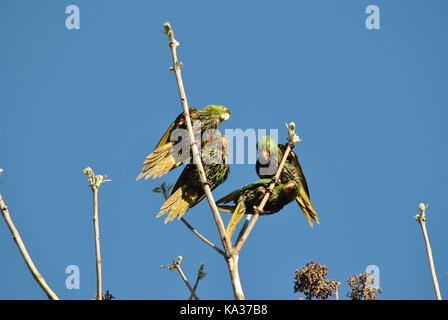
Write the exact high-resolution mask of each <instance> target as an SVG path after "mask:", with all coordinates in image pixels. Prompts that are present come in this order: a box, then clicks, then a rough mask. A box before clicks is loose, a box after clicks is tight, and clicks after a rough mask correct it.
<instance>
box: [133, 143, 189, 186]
mask: <svg viewBox="0 0 448 320" xmlns="http://www.w3.org/2000/svg"><path fill="white" fill-rule="evenodd" d="M173 146H174V143H173V142H169V143H167V144H165V145H163V146H160V147H158V148H156V149H155V150H154V151H153V152H152V153H151V154H149V155H148V156H147V157H146V159H145V161H144V162H143V168H142V172H141V173H140V174H139V175H138V177H137V178H136V179H135V180H139V179H141V178H143V177H145V180H147V179H149V178H150V177H153V178H157V177H161V176H163V175H164V174H166V173H168V172H169V171H170V170H171V169H173V168H175V167H177V166H179V165H180V164H181V163H176V160H175V159H174V157H173V156H172V155H171V150H172V149H173Z"/></svg>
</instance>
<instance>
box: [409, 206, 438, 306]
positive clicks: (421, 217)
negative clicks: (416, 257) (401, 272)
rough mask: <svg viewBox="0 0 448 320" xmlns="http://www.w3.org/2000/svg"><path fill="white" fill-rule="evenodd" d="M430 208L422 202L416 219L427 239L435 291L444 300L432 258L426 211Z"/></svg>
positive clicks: (424, 237)
mask: <svg viewBox="0 0 448 320" xmlns="http://www.w3.org/2000/svg"><path fill="white" fill-rule="evenodd" d="M426 208H428V206H427V205H425V204H424V203H420V204H419V205H418V209H419V211H420V213H419V214H417V215H416V216H415V220H416V221H417V222H418V224H419V225H420V227H422V232H423V239H424V240H425V246H426V253H427V255H428V262H429V269H430V271H431V276H432V283H433V286H434V291H435V293H436V298H437V300H442V295H441V293H440V288H439V281H438V280H437V274H436V269H435V267H434V260H433V258H432V249H431V244H430V243H429V237H428V231H427V230H426V216H425V211H426Z"/></svg>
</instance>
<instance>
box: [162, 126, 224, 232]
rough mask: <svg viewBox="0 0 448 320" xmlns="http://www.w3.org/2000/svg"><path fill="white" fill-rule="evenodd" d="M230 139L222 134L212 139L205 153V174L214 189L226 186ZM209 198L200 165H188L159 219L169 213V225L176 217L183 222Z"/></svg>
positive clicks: (203, 159) (164, 205)
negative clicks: (189, 212)
mask: <svg viewBox="0 0 448 320" xmlns="http://www.w3.org/2000/svg"><path fill="white" fill-rule="evenodd" d="M226 151H227V138H226V137H225V136H221V135H220V134H219V133H217V134H215V136H213V137H212V139H211V141H210V142H209V143H207V144H206V145H205V146H204V147H203V149H202V153H201V160H202V163H203V167H204V171H205V175H206V177H207V180H208V182H209V185H210V189H211V190H213V189H215V188H216V187H218V186H219V185H220V184H221V183H223V182H224V181H225V180H226V179H227V177H228V175H229V172H230V166H229V165H228V164H227V159H226V156H227V155H226ZM204 197H205V193H204V190H203V188H202V184H201V181H200V179H199V174H198V171H197V168H196V165H195V164H193V163H190V164H188V165H187V166H186V167H185V169H184V170H183V171H182V173H181V175H180V177H179V179H178V180H177V182H176V184H175V186H174V188H173V191H172V192H171V195H170V197H169V198H168V199H167V200H166V201H165V203H164V204H163V205H162V207H161V208H160V212H159V213H158V214H157V217H161V216H162V215H164V214H166V213H168V212H169V214H168V216H167V217H166V219H165V223H167V222H169V221H172V220H173V219H174V218H176V217H177V218H178V219H180V218H181V217H182V216H183V215H184V214H185V213H186V212H187V211H188V210H189V209H191V208H193V207H194V206H195V205H197V204H198V203H199V202H200V201H201V200H202V199H203V198H204Z"/></svg>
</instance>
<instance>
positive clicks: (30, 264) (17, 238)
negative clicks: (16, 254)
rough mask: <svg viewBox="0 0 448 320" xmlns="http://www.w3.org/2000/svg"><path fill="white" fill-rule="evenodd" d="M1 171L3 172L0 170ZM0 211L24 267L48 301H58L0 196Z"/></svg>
mask: <svg viewBox="0 0 448 320" xmlns="http://www.w3.org/2000/svg"><path fill="white" fill-rule="evenodd" d="M1 171H3V170H1ZM0 209H1V211H2V216H3V219H5V222H6V224H7V225H8V228H9V231H11V234H12V237H13V239H14V241H15V243H16V245H17V247H18V248H19V251H20V253H21V254H22V257H23V259H24V260H25V263H26V266H27V267H28V269H29V270H30V272H31V274H32V275H33V277H34V279H35V280H36V282H37V283H38V284H39V286H40V287H41V288H42V290H43V291H44V292H45V294H46V295H47V297H48V299H51V300H59V297H58V296H57V295H56V293H54V291H53V290H52V289H51V288H50V286H49V285H48V284H47V282H46V281H45V279H44V277H43V276H42V275H41V274H40V272H39V270H38V269H37V267H36V266H35V264H34V262H33V260H32V259H31V257H30V255H29V253H28V250H27V249H26V247H25V244H24V243H23V241H22V237H21V236H20V233H19V231H18V230H17V228H16V226H15V225H14V222H13V221H12V219H11V216H10V214H9V210H8V207H7V206H6V204H5V202H4V200H3V196H2V195H1V194H0Z"/></svg>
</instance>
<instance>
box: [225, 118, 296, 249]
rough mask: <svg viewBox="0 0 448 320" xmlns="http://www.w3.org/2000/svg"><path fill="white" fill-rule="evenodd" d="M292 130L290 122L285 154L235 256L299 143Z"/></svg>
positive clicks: (292, 124) (237, 246)
mask: <svg viewBox="0 0 448 320" xmlns="http://www.w3.org/2000/svg"><path fill="white" fill-rule="evenodd" d="M294 129H295V124H294V123H293V122H291V123H290V124H289V126H288V130H289V136H288V146H287V147H286V150H285V153H284V154H283V158H282V161H281V162H280V165H279V166H278V169H277V172H276V174H275V176H274V177H273V178H272V182H271V183H270V184H269V187H268V189H267V192H266V194H265V195H264V197H263V199H262V200H261V202H260V205H259V206H258V207H257V210H256V212H255V215H254V217H253V218H252V220H251V222H250V223H249V226H248V227H247V229H246V231H245V232H244V233H243V235H242V236H241V237H240V239H239V240H238V241H237V243H236V245H235V248H234V250H233V253H234V254H236V255H238V254H239V253H240V251H241V248H242V247H243V245H244V243H245V242H246V240H247V237H249V234H250V233H251V231H252V229H253V227H254V226H255V223H256V222H257V220H258V217H259V216H260V212H263V209H264V206H265V205H266V203H267V202H268V199H269V196H270V195H271V194H272V191H273V190H274V187H275V185H276V184H277V183H278V181H279V178H280V174H281V173H282V171H283V167H284V166H285V163H286V159H288V156H289V153H290V152H291V150H292V148H294V146H295V144H296V143H297V142H299V141H300V138H299V137H298V136H296V135H295V133H294Z"/></svg>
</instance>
